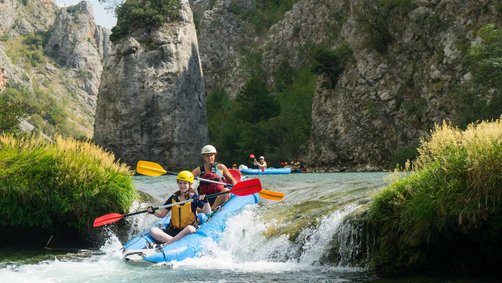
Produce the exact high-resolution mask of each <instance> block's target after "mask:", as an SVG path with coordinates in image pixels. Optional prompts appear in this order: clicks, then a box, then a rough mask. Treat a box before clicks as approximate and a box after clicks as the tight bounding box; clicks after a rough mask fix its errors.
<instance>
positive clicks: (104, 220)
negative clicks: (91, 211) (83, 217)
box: [94, 213, 124, 227]
mask: <svg viewBox="0 0 502 283" xmlns="http://www.w3.org/2000/svg"><path fill="white" fill-rule="evenodd" d="M122 218H124V215H122V214H118V213H109V214H106V215H103V216H100V217H98V218H96V219H94V227H99V226H103V225H106V224H110V223H113V222H116V221H119V220H120V219H122Z"/></svg>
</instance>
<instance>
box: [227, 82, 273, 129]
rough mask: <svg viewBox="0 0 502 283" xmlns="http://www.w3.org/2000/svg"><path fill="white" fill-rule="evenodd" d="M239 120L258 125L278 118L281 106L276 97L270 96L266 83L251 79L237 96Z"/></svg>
mask: <svg viewBox="0 0 502 283" xmlns="http://www.w3.org/2000/svg"><path fill="white" fill-rule="evenodd" d="M236 107H237V111H238V113H237V117H236V118H237V119H238V120H240V121H243V122H246V123H257V122H260V121H263V120H267V119H270V118H272V117H276V116H278V115H279V113H280V109H281V106H280V104H279V101H278V100H277V98H276V97H275V96H272V95H271V94H270V91H269V90H268V88H267V85H266V83H265V81H264V80H263V79H261V78H258V77H254V78H251V79H250V80H249V81H248V82H247V83H246V84H245V86H244V88H243V89H242V90H241V92H240V93H239V94H238V95H237V104H236Z"/></svg>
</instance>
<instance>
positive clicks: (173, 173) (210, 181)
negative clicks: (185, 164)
mask: <svg viewBox="0 0 502 283" xmlns="http://www.w3.org/2000/svg"><path fill="white" fill-rule="evenodd" d="M166 174H168V175H173V176H177V175H178V173H175V172H171V171H166ZM195 179H197V180H199V181H204V182H208V183H213V184H220V185H225V186H226V187H233V186H234V185H232V184H227V183H224V182H218V181H214V180H209V179H204V178H201V177H195ZM222 193H224V194H225V193H227V192H222ZM222 193H218V194H220V195H221V194H222ZM214 195H217V194H214Z"/></svg>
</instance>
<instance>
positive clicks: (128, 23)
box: [110, 0, 180, 42]
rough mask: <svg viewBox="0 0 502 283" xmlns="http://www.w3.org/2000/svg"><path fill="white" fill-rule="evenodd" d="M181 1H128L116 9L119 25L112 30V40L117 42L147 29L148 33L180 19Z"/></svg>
mask: <svg viewBox="0 0 502 283" xmlns="http://www.w3.org/2000/svg"><path fill="white" fill-rule="evenodd" d="M179 8H180V0H127V1H125V2H124V3H122V4H120V5H119V6H118V7H117V8H116V9H115V14H116V16H117V24H116V26H115V27H113V28H112V34H111V35H110V40H111V41H112V42H115V41H117V40H119V39H121V38H124V37H126V36H128V35H130V34H131V32H132V31H134V30H138V29H145V30H147V31H148V32H150V31H151V30H153V29H155V28H157V27H159V26H161V25H162V24H164V23H167V22H172V21H176V20H179V19H180V15H179V12H178V10H179Z"/></svg>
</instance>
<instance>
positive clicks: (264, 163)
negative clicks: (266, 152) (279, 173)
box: [254, 156, 267, 171]
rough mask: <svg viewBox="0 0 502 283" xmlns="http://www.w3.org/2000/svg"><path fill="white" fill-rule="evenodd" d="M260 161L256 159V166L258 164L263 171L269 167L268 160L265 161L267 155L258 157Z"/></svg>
mask: <svg viewBox="0 0 502 283" xmlns="http://www.w3.org/2000/svg"><path fill="white" fill-rule="evenodd" d="M258 159H259V161H257V160H256V158H255V160H254V166H258V169H260V170H261V171H263V170H265V169H267V161H265V157H263V156H260V158H258Z"/></svg>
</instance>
